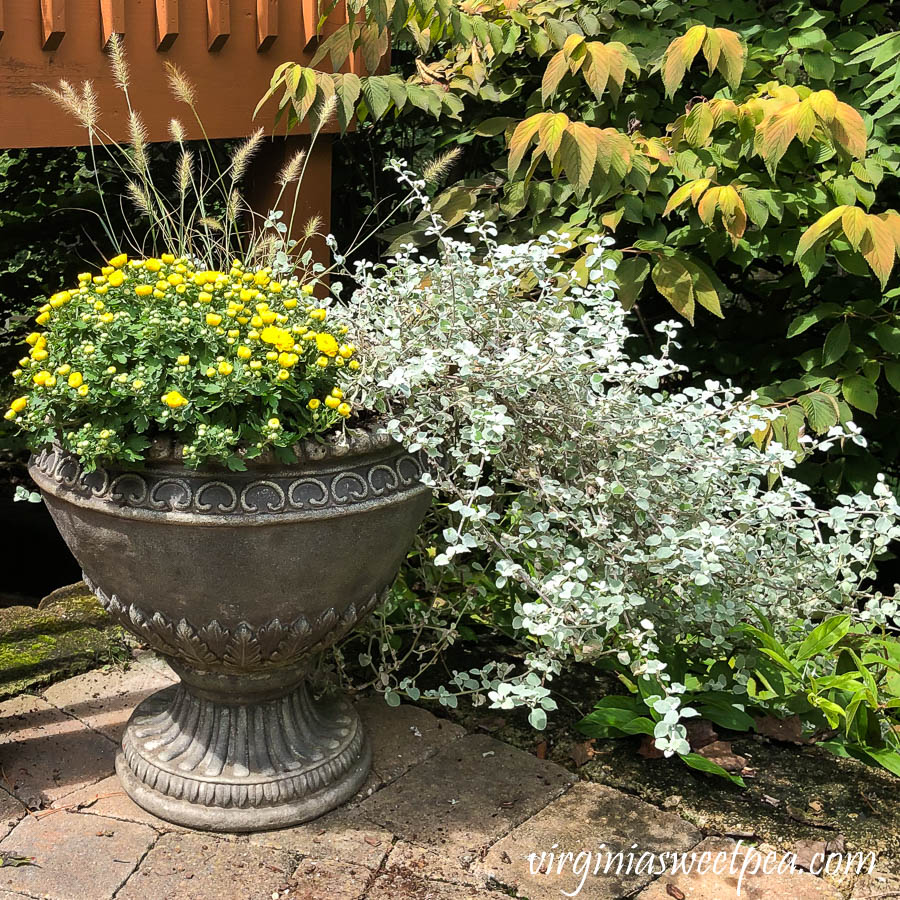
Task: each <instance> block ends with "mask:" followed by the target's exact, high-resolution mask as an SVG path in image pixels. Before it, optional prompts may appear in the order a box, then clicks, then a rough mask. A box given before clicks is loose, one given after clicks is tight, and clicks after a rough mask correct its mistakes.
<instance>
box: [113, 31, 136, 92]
mask: <svg viewBox="0 0 900 900" xmlns="http://www.w3.org/2000/svg"><path fill="white" fill-rule="evenodd" d="M109 59H110V65H111V66H112V70H113V79H114V80H115V83H116V87H117V88H119V89H120V90H123V91H127V90H128V84H129V82H130V77H131V73H130V72H129V69H128V60H127V59H126V58H125V42H124V41H123V40H122V36H121V35H120V34H114V35H113V36H112V37H111V38H110V40H109Z"/></svg>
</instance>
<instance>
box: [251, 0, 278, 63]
mask: <svg viewBox="0 0 900 900" xmlns="http://www.w3.org/2000/svg"><path fill="white" fill-rule="evenodd" d="M277 37H278V0H256V49H257V50H259V52H260V53H262V52H263V51H264V50H268V49H269V47H271V46H272V44H274V43H275V38H277Z"/></svg>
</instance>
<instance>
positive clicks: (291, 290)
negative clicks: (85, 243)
mask: <svg viewBox="0 0 900 900" xmlns="http://www.w3.org/2000/svg"><path fill="white" fill-rule="evenodd" d="M314 294H315V288H314V286H313V285H310V284H304V283H302V282H300V281H299V280H297V279H287V280H278V279H277V278H275V277H273V274H272V270H271V269H267V268H264V269H252V268H247V267H245V266H244V265H243V264H242V262H241V261H240V260H235V261H234V262H233V263H232V264H231V266H230V268H228V270H227V271H218V270H209V269H206V268H204V267H202V266H198V265H196V264H195V263H194V262H193V261H192V260H190V259H187V258H183V257H177V256H176V255H175V254H172V253H164V254H162V255H160V256H159V257H158V258H157V257H151V258H147V259H130V258H129V257H128V255H127V254H125V253H119V254H117V255H116V256H114V257H113V258H112V259H110V260H109V262H108V264H107V265H106V266H103V267H102V268H101V270H100V272H99V274H94V273H87V272H86V273H84V274H82V275H79V276H78V284H77V285H76V286H74V287H72V288H69V289H67V290H63V291H60V292H58V293H56V294H54V295H53V296H51V297H49V298H48V300H47V302H46V303H44V304H42V305H41V306H40V308H39V309H38V312H37V315H36V317H35V321H36V322H37V325H38V326H40V330H36V331H34V332H33V333H32V334H29V335H28V337H27V338H26V342H27V344H28V345H29V350H28V354H27V356H24V357H23V358H22V359H21V360H20V361H19V365H18V368H17V369H16V370H15V371H14V372H13V375H14V378H15V380H16V382H17V384H18V385H20V386H21V387H22V388H24V390H23V391H22V392H21V396H17V397H16V398H15V399H14V400H13V401H12V402H11V403H10V406H9V408H8V410H7V411H6V413H5V417H6V419H7V420H11V421H15V422H17V423H18V424H20V425H22V427H25V428H27V427H28V426H29V423H30V425H31V426H32V427H33V429H34V430H37V422H38V419H39V417H41V416H43V417H44V419H45V420H46V417H47V416H48V415H49V416H50V418H51V419H52V418H53V417H54V414H55V413H54V410H55V409H56V408H58V407H62V406H64V405H65V404H69V406H68V407H67V409H68V410H70V411H71V410H75V409H76V408H78V406H79V404H80V408H81V410H82V412H81V413H80V415H79V416H76V415H75V412H74V411H73V412H71V414H70V418H71V419H75V418H78V417H80V418H81V419H82V421H83V418H84V415H85V414H87V415H90V412H89V411H90V409H91V404H95V403H96V404H98V405H99V404H104V405H105V408H109V406H110V403H111V402H112V401H115V402H119V398H127V400H122V401H121V402H122V403H123V404H125V403H127V404H131V407H128V409H132V408H133V409H134V412H133V415H134V417H135V418H136V419H138V420H139V421H143V420H144V419H148V420H153V419H155V420H157V421H159V422H160V424H165V422H167V421H173V420H176V421H177V422H178V423H181V424H180V425H179V426H178V427H182V426H187V425H190V423H191V422H192V421H198V422H199V421H201V417H202V416H203V414H204V410H206V409H210V410H213V411H214V410H216V409H219V408H221V407H222V406H223V404H227V405H229V406H230V407H231V408H233V409H238V408H240V406H241V404H242V403H243V402H247V403H248V404H252V403H253V402H254V401H256V400H258V399H259V398H264V401H265V402H264V403H262V404H259V405H260V406H261V407H262V408H263V409H265V408H268V409H269V410H272V409H276V408H277V409H278V410H279V414H280V418H276V417H274V416H271V415H267V416H265V417H264V418H262V419H261V421H260V423H259V425H258V426H254V427H256V428H257V430H258V433H259V435H261V436H262V437H263V438H264V439H266V440H268V439H271V438H272V437H273V436H280V435H282V434H284V435H285V436H286V437H285V440H287V439H288V438H289V437H290V436H291V435H294V436H297V435H302V434H303V433H309V432H314V431H323V430H326V429H327V428H328V427H331V425H332V424H334V422H336V421H339V420H340V419H341V418H348V417H349V416H350V415H352V413H353V408H352V405H351V404H350V403H349V402H348V401H347V400H346V399H345V398H344V392H343V389H342V388H341V387H338V383H344V387H346V384H345V382H346V381H347V379H348V378H349V377H350V375H351V373H352V372H354V371H356V370H357V369H359V366H360V363H359V361H358V359H357V358H356V348H355V347H354V346H353V344H351V343H349V342H347V341H346V334H347V328H346V327H335V326H332V325H330V324H326V323H328V320H329V310H328V309H327V308H326V306H322V305H320V301H318V300H316V298H315V297H314ZM341 370H343V371H341ZM37 400H40V402H37ZM292 404H293V408H294V409H295V410H302V413H293V414H291V413H290V409H291V408H292ZM123 408H124V407H123ZM282 408H284V409H286V410H288V414H287V415H281V410H282ZM127 414H128V413H127V412H126V413H123V418H127ZM298 415H299V416H300V420H299V421H296V419H297V416H298ZM292 416H293V418H292ZM32 417H33V418H32ZM304 417H305V418H304ZM207 421H209V417H208V416H207ZM273 422H278V427H277V428H276V427H274V426H273V424H272V423H273Z"/></svg>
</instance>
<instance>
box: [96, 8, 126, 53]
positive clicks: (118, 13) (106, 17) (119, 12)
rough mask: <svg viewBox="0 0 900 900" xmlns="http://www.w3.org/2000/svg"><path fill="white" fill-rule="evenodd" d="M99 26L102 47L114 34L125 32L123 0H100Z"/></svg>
mask: <svg viewBox="0 0 900 900" xmlns="http://www.w3.org/2000/svg"><path fill="white" fill-rule="evenodd" d="M100 28H101V32H102V36H103V44H102V46H104V47H105V46H106V45H107V44H108V43H109V39H110V38H111V37H112V36H113V35H114V34H125V0H100Z"/></svg>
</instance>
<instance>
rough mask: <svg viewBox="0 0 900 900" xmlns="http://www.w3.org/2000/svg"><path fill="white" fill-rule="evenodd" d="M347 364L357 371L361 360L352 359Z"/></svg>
mask: <svg viewBox="0 0 900 900" xmlns="http://www.w3.org/2000/svg"><path fill="white" fill-rule="evenodd" d="M347 365H348V366H349V367H350V368H351V369H353V371H354V372H355V371H356V370H357V369H358V368H359V360H356V359H351V360H350V362H349V363H347Z"/></svg>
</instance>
